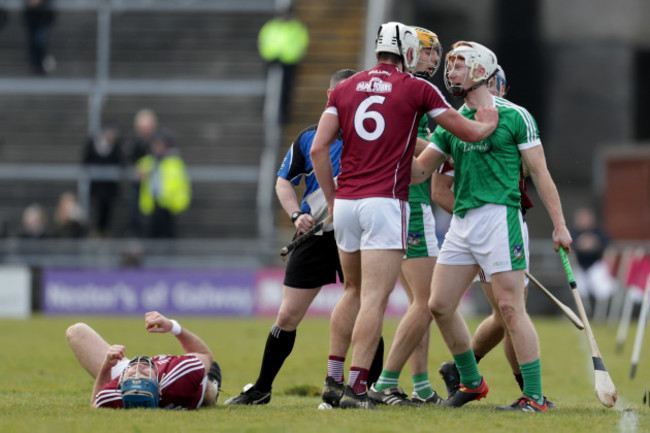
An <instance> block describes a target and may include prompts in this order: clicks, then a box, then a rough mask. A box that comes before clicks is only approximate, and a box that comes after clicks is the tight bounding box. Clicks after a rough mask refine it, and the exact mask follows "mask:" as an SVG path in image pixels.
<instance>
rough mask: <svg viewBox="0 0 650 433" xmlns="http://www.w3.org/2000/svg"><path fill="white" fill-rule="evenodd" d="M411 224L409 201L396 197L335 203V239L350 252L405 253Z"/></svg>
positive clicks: (339, 245) (337, 201) (341, 247)
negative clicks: (381, 251) (392, 251)
mask: <svg viewBox="0 0 650 433" xmlns="http://www.w3.org/2000/svg"><path fill="white" fill-rule="evenodd" d="M408 221H409V205H408V202H406V201H403V200H399V199H396V198H385V197H370V198H363V199H359V200H345V199H336V200H334V237H335V238H336V245H337V246H338V247H339V248H340V249H341V250H343V251H345V252H347V253H352V252H355V251H359V250H403V251H404V250H406V247H407V244H406V237H407V229H408Z"/></svg>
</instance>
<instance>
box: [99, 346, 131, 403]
mask: <svg viewBox="0 0 650 433" xmlns="http://www.w3.org/2000/svg"><path fill="white" fill-rule="evenodd" d="M125 356H126V347H124V346H122V345H119V344H114V345H112V346H110V347H109V348H108V351H107V352H106V357H105V358H104V362H103V363H102V366H101V367H100V369H99V373H98V374H97V377H96V378H95V384H94V385H93V391H92V395H91V396H90V407H97V393H98V392H99V391H101V389H102V388H103V387H104V385H106V384H107V383H108V382H110V381H111V369H112V368H113V367H115V365H117V363H118V362H119V361H121V360H122V359H124V357H125Z"/></svg>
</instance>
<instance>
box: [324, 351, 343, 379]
mask: <svg viewBox="0 0 650 433" xmlns="http://www.w3.org/2000/svg"><path fill="white" fill-rule="evenodd" d="M344 366H345V358H343V357H341V356H334V355H330V356H329V358H327V375H328V376H329V377H331V378H332V379H334V380H335V381H336V382H338V383H343V381H344V380H345V378H344V377H343V368H344Z"/></svg>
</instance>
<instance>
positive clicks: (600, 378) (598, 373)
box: [560, 246, 618, 407]
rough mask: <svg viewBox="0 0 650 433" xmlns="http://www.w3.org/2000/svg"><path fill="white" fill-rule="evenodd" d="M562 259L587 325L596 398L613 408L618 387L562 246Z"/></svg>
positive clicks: (572, 290)
mask: <svg viewBox="0 0 650 433" xmlns="http://www.w3.org/2000/svg"><path fill="white" fill-rule="evenodd" d="M560 257H561V258H562V264H563V265H564V271H565V272H566V276H567V279H568V280H569V286H571V292H572V293H573V299H574V300H575V302H576V306H577V307H578V313H579V314H580V318H581V319H582V323H584V325H585V334H586V335H587V342H588V343H589V350H590V351H591V358H592V360H593V363H594V376H595V383H596V385H595V390H596V397H598V400H600V402H601V403H602V404H603V405H604V406H607V407H613V406H614V405H615V404H616V398H617V397H618V395H617V392H616V387H615V386H614V382H612V378H611V377H610V376H609V373H608V372H607V368H605V363H604V362H603V358H602V357H601V356H600V351H599V350H598V345H597V344H596V339H595V338H594V333H593V332H592V331H591V326H589V319H588V318H587V315H586V314H585V308H584V306H583V305H582V299H581V298H580V293H579V292H578V285H577V284H576V281H575V279H574V278H573V271H572V270H571V264H570V263H569V258H568V257H567V255H566V251H565V250H564V247H562V246H560Z"/></svg>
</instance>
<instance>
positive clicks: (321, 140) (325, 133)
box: [310, 112, 340, 215]
mask: <svg viewBox="0 0 650 433" xmlns="http://www.w3.org/2000/svg"><path fill="white" fill-rule="evenodd" d="M339 128H340V124H339V118H338V116H336V115H334V114H332V113H327V112H325V113H323V115H322V116H321V118H320V121H319V122H318V129H317V130H316V135H315V136H314V141H313V143H312V146H311V151H310V155H311V161H312V165H313V166H314V173H315V174H316V179H317V180H318V184H319V185H320V188H321V190H322V191H323V194H324V195H325V199H326V200H327V205H328V206H329V208H330V215H333V214H332V211H333V209H334V191H335V186H334V174H333V170H332V162H331V161H330V146H331V145H332V144H333V143H334V141H335V140H336V137H337V136H338V133H339Z"/></svg>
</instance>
